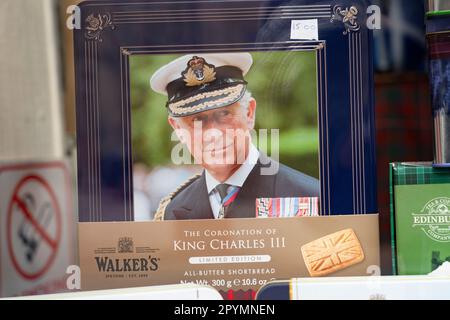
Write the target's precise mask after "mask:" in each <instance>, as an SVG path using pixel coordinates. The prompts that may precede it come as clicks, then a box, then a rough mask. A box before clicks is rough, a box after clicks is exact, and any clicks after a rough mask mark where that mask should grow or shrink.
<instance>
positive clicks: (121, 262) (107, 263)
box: [95, 256, 159, 272]
mask: <svg viewBox="0 0 450 320" xmlns="http://www.w3.org/2000/svg"><path fill="white" fill-rule="evenodd" d="M95 262H96V263H97V269H98V271H99V272H149V271H156V270H158V263H159V258H156V257H152V256H148V257H145V258H130V259H111V258H109V257H95Z"/></svg>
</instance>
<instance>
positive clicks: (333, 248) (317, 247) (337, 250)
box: [301, 229, 364, 277]
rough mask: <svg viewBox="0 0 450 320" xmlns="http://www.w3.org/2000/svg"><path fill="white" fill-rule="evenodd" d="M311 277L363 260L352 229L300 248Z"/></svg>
mask: <svg viewBox="0 0 450 320" xmlns="http://www.w3.org/2000/svg"><path fill="white" fill-rule="evenodd" d="M301 249H302V255H303V260H304V261H305V264H306V267H307V268H308V271H309V274H310V275H311V277H321V276H325V275H328V274H330V273H333V272H336V271H339V270H342V269H345V268H347V267H349V266H352V265H354V264H357V263H359V262H361V261H363V260H364V252H363V249H362V247H361V244H360V242H359V240H358V238H357V237H356V234H355V232H354V231H353V230H352V229H346V230H342V231H339V232H336V233H333V234H330V235H327V236H325V237H322V238H320V239H317V240H314V241H312V242H310V243H308V244H305V245H304V246H302V248H301Z"/></svg>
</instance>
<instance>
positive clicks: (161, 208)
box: [154, 174, 201, 221]
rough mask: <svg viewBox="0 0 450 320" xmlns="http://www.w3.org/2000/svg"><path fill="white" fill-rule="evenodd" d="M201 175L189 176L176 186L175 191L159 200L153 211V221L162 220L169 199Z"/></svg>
mask: <svg viewBox="0 0 450 320" xmlns="http://www.w3.org/2000/svg"><path fill="white" fill-rule="evenodd" d="M200 176H201V175H200V174H196V175H195V176H193V177H191V178H189V179H188V180H187V181H185V182H183V183H182V184H181V185H179V186H178V188H176V189H175V191H173V192H171V193H169V195H168V196H166V197H164V198H162V199H161V201H160V202H159V206H158V209H157V210H156V213H155V218H154V220H155V221H162V220H164V215H165V213H166V208H167V206H168V205H169V203H170V201H172V199H173V198H174V197H175V196H176V195H177V194H178V193H180V192H181V191H183V190H184V189H185V188H186V187H187V186H189V185H190V184H191V183H192V182H194V181H195V180H196V179H198V178H199V177H200Z"/></svg>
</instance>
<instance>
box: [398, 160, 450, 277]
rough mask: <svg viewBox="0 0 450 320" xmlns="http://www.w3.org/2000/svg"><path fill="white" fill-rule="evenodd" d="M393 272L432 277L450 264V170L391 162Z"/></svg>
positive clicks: (427, 164) (429, 165)
mask: <svg viewBox="0 0 450 320" xmlns="http://www.w3.org/2000/svg"><path fill="white" fill-rule="evenodd" d="M390 193H391V231H392V253H393V259H392V261H393V270H394V273H396V274H398V275H420V274H428V273H430V272H432V271H433V270H435V269H437V268H438V267H439V266H441V265H442V264H443V263H444V262H446V261H450V169H449V168H433V167H432V164H431V163H391V164H390Z"/></svg>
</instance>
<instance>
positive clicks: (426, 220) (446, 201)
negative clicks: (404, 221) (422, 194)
mask: <svg viewBox="0 0 450 320" xmlns="http://www.w3.org/2000/svg"><path fill="white" fill-rule="evenodd" d="M412 217H413V227H420V228H421V229H422V230H423V232H425V234H426V235H427V236H428V237H429V238H430V239H432V240H435V241H438V242H450V198H446V197H441V198H435V199H433V200H431V201H428V202H427V204H426V205H425V206H424V207H423V209H422V210H421V211H420V213H418V214H415V213H413V214H412Z"/></svg>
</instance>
